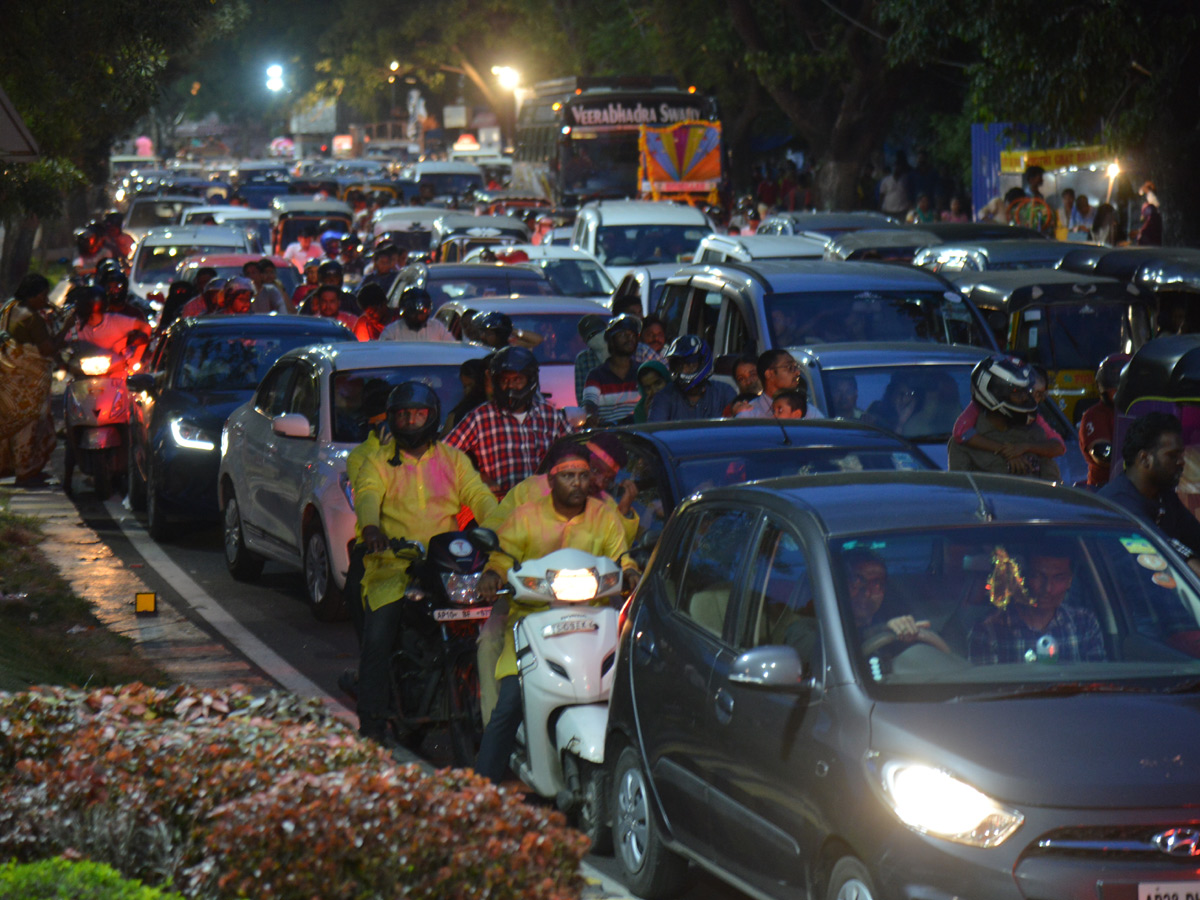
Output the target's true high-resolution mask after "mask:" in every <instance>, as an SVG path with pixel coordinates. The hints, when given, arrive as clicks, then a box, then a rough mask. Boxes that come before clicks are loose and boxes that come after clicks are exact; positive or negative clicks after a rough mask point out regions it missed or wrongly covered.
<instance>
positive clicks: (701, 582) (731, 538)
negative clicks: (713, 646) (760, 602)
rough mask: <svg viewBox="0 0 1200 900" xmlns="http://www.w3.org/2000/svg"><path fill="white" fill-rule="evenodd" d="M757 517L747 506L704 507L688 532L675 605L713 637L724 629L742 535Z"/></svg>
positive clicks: (741, 558)
mask: <svg viewBox="0 0 1200 900" xmlns="http://www.w3.org/2000/svg"><path fill="white" fill-rule="evenodd" d="M757 518H758V514H757V512H754V511H751V510H748V509H741V508H735V509H720V508H718V509H711V508H710V509H705V510H704V511H702V512H701V513H700V514H699V515H698V517H697V521H696V524H695V527H694V528H693V530H692V533H691V535H690V539H689V541H688V545H689V546H688V552H687V558H686V559H687V562H686V565H684V566H683V567H682V573H681V575H680V577H679V578H678V580H677V581H676V584H677V586H678V588H677V591H676V602H675V609H676V611H677V612H678V613H679V614H680V615H682V616H684V617H686V618H688V619H690V620H691V621H692V622H694V623H695V624H696V625H698V626H700V627H701V628H703V629H704V630H705V631H707V632H709V633H710V634H712V635H713V636H714V637H721V636H722V635H723V634H724V633H725V620H726V617H727V613H728V612H729V609H730V606H731V602H732V600H733V598H734V595H735V593H736V591H737V588H738V585H739V577H738V576H739V574H740V572H741V568H742V563H743V561H744V559H745V557H746V553H745V546H746V539H747V537H749V536H750V535H752V533H753V529H754V525H755V523H756V521H757Z"/></svg>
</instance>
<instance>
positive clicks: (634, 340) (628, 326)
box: [583, 313, 642, 426]
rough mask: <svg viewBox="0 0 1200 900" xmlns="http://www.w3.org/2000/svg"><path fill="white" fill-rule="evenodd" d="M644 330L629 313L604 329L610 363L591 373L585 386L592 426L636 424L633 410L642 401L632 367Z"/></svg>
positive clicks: (599, 366)
mask: <svg viewBox="0 0 1200 900" xmlns="http://www.w3.org/2000/svg"><path fill="white" fill-rule="evenodd" d="M641 330H642V323H641V320H640V319H638V318H637V317H636V316H631V315H629V314H627V313H623V314H621V315H619V316H616V317H614V318H613V319H612V320H610V321H609V323H608V325H607V326H606V327H605V329H604V340H605V341H606V342H607V344H608V359H607V360H605V361H604V362H602V363H601V364H600V365H598V366H597V367H596V368H594V369H592V371H591V372H589V373H588V376H587V380H586V381H585V382H584V386H583V406H584V408H585V409H586V410H587V412H588V420H589V423H590V424H591V425H593V426H596V425H624V424H626V423H627V422H632V421H633V408H634V407H635V406H637V404H638V400H640V399H641V394H640V393H639V392H638V383H637V370H636V368H635V367H634V363H633V355H634V352H635V351H636V350H637V345H638V336H639V334H640V333H641Z"/></svg>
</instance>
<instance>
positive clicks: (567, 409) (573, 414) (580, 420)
mask: <svg viewBox="0 0 1200 900" xmlns="http://www.w3.org/2000/svg"><path fill="white" fill-rule="evenodd" d="M563 415H565V416H566V417H567V422H569V423H570V425H571V427H572V428H574V429H575V430H576V431H579V430H581V429H582V428H583V426H584V425H586V424H587V410H586V409H584V408H583V407H582V406H564V407H563Z"/></svg>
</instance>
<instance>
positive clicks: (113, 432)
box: [63, 341, 140, 499]
mask: <svg viewBox="0 0 1200 900" xmlns="http://www.w3.org/2000/svg"><path fill="white" fill-rule="evenodd" d="M130 355H131V354H130V353H115V352H113V351H111V350H106V349H104V348H102V347H98V346H96V345H95V344H92V343H90V342H87V341H77V342H75V343H74V344H73V345H72V346H71V354H70V356H69V358H68V361H67V372H68V373H69V375H70V378H71V382H70V384H69V385H68V386H67V389H66V392H65V405H64V409H63V419H64V423H65V426H66V435H67V439H66V448H65V449H66V454H65V457H64V463H63V489H64V490H65V491H66V493H67V495H68V496H70V494H71V479H72V477H73V476H74V473H75V467H76V465H78V466H79V468H80V470H81V471H82V472H83V473H84V474H85V475H90V476H91V478H92V481H93V482H94V484H95V487H96V496H98V497H101V498H104V499H107V498H108V496H109V495H110V494H111V493H112V490H113V485H114V483H115V482H116V481H118V480H119V479H120V478H121V477H123V475H124V474H125V460H126V458H127V456H128V446H127V444H128V441H129V391H128V389H127V388H126V386H125V376H126V374H127V373H128V372H130V371H137V369H138V368H139V364H138V363H137V362H131V360H130V358H129V357H130ZM137 355H139V356H140V351H139V352H138V354H137Z"/></svg>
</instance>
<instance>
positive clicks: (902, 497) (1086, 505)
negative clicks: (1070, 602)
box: [704, 471, 1136, 537]
mask: <svg viewBox="0 0 1200 900" xmlns="http://www.w3.org/2000/svg"><path fill="white" fill-rule="evenodd" d="M747 494H749V495H751V496H753V497H754V499H756V500H761V501H765V502H766V503H767V504H770V505H775V506H779V505H787V506H799V507H802V508H806V509H808V510H809V511H810V512H811V513H813V514H814V515H815V516H816V517H817V519H818V520H819V522H820V525H821V527H822V530H823V531H824V532H825V534H826V535H827V536H829V537H834V536H838V535H850V534H861V533H864V532H876V533H878V532H886V531H891V530H911V529H913V528H914V526H919V527H920V528H947V527H950V528H952V527H961V526H966V527H970V526H973V525H983V524H987V523H996V524H1005V523H1008V522H1011V523H1014V524H1015V523H1025V522H1074V523H1079V524H1090V525H1098V526H1104V525H1108V526H1113V527H1118V528H1130V527H1136V526H1134V523H1133V521H1132V520H1131V518H1130V517H1129V516H1128V515H1126V514H1125V513H1123V512H1121V511H1120V510H1117V509H1115V508H1114V507H1112V506H1110V505H1109V504H1108V503H1106V502H1105V501H1103V500H1100V499H1099V498H1097V497H1096V496H1094V495H1093V494H1089V493H1087V492H1086V491H1079V490H1075V489H1073V488H1066V487H1061V486H1055V485H1051V484H1048V483H1045V482H1039V481H1035V480H1033V479H1028V478H1015V477H1013V476H1009V475H985V474H981V473H977V472H930V471H901V472H856V473H850V474H836V475H804V476H793V477H788V478H774V479H770V480H764V481H760V482H754V483H751V484H746V485H738V486H734V487H724V488H716V489H713V490H712V491H705V492H704V496H705V497H711V498H713V499H717V498H726V497H728V498H730V499H734V498H737V497H741V499H746V495H747ZM914 510H919V511H920V516H919V518H914V514H913V513H914Z"/></svg>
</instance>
